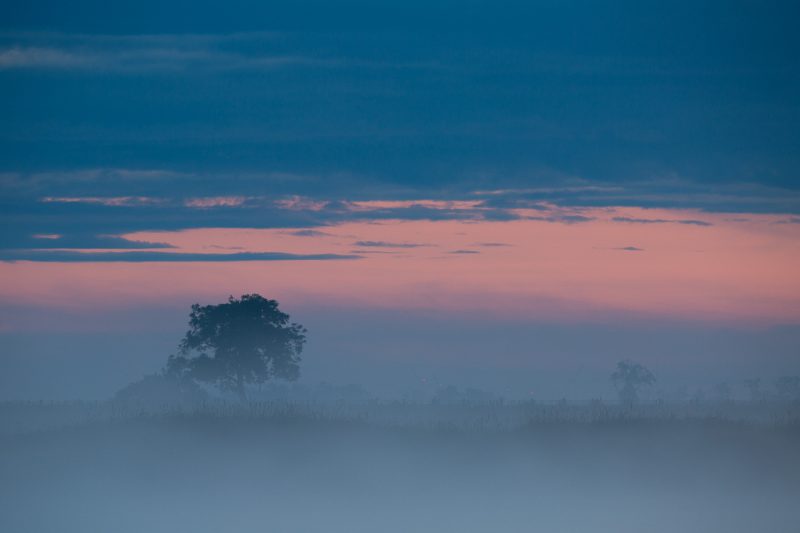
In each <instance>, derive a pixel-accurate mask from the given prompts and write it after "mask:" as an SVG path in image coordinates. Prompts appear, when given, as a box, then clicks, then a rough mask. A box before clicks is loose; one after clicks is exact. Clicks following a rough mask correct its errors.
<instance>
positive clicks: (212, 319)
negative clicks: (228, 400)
mask: <svg viewBox="0 0 800 533" xmlns="http://www.w3.org/2000/svg"><path fill="white" fill-rule="evenodd" d="M306 333H307V330H306V329H305V328H304V327H303V326H301V325H300V324H297V323H295V322H291V318H290V316H289V315H288V314H286V313H284V312H282V311H281V310H280V309H279V308H278V302H277V301H275V300H269V299H267V298H264V297H263V296H261V295H259V294H245V295H243V296H242V297H241V298H238V299H237V298H234V297H233V296H231V297H229V298H228V301H227V302H225V303H222V304H217V305H204V306H201V305H199V304H194V305H193V306H192V312H191V314H190V315H189V331H187V332H186V335H185V336H184V338H183V340H182V341H181V344H180V354H179V355H171V356H170V357H169V359H168V361H167V368H166V374H167V375H171V376H176V377H180V378H190V379H194V380H197V381H200V382H205V383H210V384H213V385H216V386H217V387H218V388H219V389H220V390H222V391H227V392H233V393H235V394H236V395H237V396H238V397H239V399H241V400H242V401H244V400H246V399H247V389H246V387H247V385H249V384H257V383H264V382H266V381H268V380H270V379H272V378H280V379H285V380H288V381H295V380H297V378H298V377H300V361H301V358H300V355H301V353H302V352H303V346H304V344H305V342H306Z"/></svg>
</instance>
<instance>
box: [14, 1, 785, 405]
mask: <svg viewBox="0 0 800 533" xmlns="http://www.w3.org/2000/svg"><path fill="white" fill-rule="evenodd" d="M4 11H5V12H4V16H3V18H2V20H0V117H2V118H0V126H2V127H0V345H2V346H3V348H2V349H0V375H2V378H0V398H11V399H20V398H27V399H31V398H38V397H43V396H44V397H49V398H96V397H104V396H108V395H110V394H112V393H113V391H114V390H116V389H118V388H119V387H120V386H122V385H124V384H125V383H127V382H129V381H130V380H132V379H136V378H137V377H139V376H140V375H141V374H143V373H149V372H153V371H156V370H157V369H158V368H159V367H160V365H162V364H163V361H164V359H165V357H166V356H167V355H168V354H170V353H172V352H174V350H175V347H176V346H177V343H178V341H179V339H180V337H181V336H182V334H183V332H184V331H185V328H186V320H187V317H188V310H189V306H190V305H191V304H192V303H195V302H200V303H203V304H211V303H217V302H221V301H223V300H224V299H225V298H227V296H228V295H240V294H245V293H260V294H262V295H264V296H266V297H270V298H276V299H278V300H279V302H280V303H281V307H282V309H285V310H286V311H287V312H289V313H290V314H291V315H292V316H293V318H295V319H296V320H298V321H300V322H302V323H304V324H306V325H307V326H308V327H309V331H310V336H309V344H308V349H307V352H306V357H305V364H304V377H303V379H304V380H308V381H309V382H315V381H320V380H327V381H332V382H335V383H349V382H361V383H365V384H367V385H370V386H372V387H373V388H375V389H379V390H385V391H392V393H397V394H399V393H400V392H401V391H402V390H407V389H409V388H413V387H421V386H430V385H429V384H431V383H434V384H447V383H451V382H452V383H456V384H469V385H474V386H480V387H485V388H489V389H493V390H497V391H500V392H503V393H507V394H509V395H515V394H516V395H520V394H525V395H532V396H535V397H541V398H559V397H562V396H570V397H591V396H602V395H603V394H607V393H608V391H609V384H608V380H607V375H608V373H609V372H610V369H611V367H612V366H613V364H614V363H615V362H616V361H617V360H619V359H622V358H631V359H635V360H639V361H642V362H644V363H646V364H647V365H648V366H649V367H651V368H652V369H654V371H655V372H656V374H657V375H658V376H661V377H662V378H663V379H661V381H660V383H661V384H663V387H665V388H669V387H673V388H675V387H678V386H679V385H680V384H689V385H690V386H692V387H694V386H701V385H704V386H708V385H709V384H712V383H713V382H714V381H715V380H716V381H722V380H728V381H731V382H734V381H736V380H741V379H742V378H743V377H746V376H752V375H762V374H763V375H764V376H765V377H774V376H778V375H782V374H786V373H797V372H800V353H798V348H797V347H798V346H800V276H798V275H797V271H798V266H800V179H798V175H797V172H798V171H797V169H798V164H800V128H798V126H797V124H798V120H799V119H800V97H799V96H798V95H800V70H799V69H798V62H797V53H798V51H800V37H798V34H797V32H796V31H795V28H794V21H796V20H797V15H798V14H799V13H798V8H797V6H796V5H795V4H794V3H793V2H764V1H761V2H754V1H753V2H750V1H726V2H682V1H679V2H672V3H669V4H664V3H656V2H642V1H638V2H631V1H625V0H623V1H618V2H598V1H594V2H591V1H584V2H578V1H566V2H564V1H562V2H554V1H544V2H541V1H540V2H492V3H490V2H480V1H467V2H443V1H434V2H424V3H423V2H393V1H387V2H369V3H367V2H355V1H351V2H341V1H340V2H312V1H300V2H291V3H288V2H287V3H283V4H279V3H276V2H246V1H242V0H234V1H230V2H225V3H224V4H212V3H208V2H191V3H189V2H183V1H173V2H155V1H146V0H145V1H139V2H126V1H123V2H118V3H114V6H113V7H111V6H109V5H107V3H104V2H90V1H78V2H71V3H69V4H65V3H63V2H53V1H37V0H33V1H29V2H25V3H22V2H18V3H15V4H14V5H10V6H7V9H5V10H4Z"/></svg>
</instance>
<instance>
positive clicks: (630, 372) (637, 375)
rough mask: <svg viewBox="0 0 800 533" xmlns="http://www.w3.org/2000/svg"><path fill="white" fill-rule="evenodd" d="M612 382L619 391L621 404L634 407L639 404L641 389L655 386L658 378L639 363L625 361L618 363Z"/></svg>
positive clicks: (612, 375)
mask: <svg viewBox="0 0 800 533" xmlns="http://www.w3.org/2000/svg"><path fill="white" fill-rule="evenodd" d="M611 382H612V383H613V384H614V388H616V389H617V394H618V395H619V401H620V403H622V404H623V405H624V406H626V407H633V406H634V405H636V404H637V403H639V391H640V390H641V388H642V387H645V386H650V385H653V384H654V383H655V382H656V377H655V376H654V375H653V373H652V372H650V370H648V369H647V368H646V367H644V366H642V365H640V364H639V363H634V362H633V361H629V360H625V361H620V362H619V363H617V368H616V370H614V372H613V373H612V374H611Z"/></svg>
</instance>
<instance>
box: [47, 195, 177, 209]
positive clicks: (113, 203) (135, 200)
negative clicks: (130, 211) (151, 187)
mask: <svg viewBox="0 0 800 533" xmlns="http://www.w3.org/2000/svg"><path fill="white" fill-rule="evenodd" d="M41 201H42V202H44V203H57V204H97V205H105V206H110V207H131V206H143V205H155V204H160V203H164V202H165V200H164V199H163V198H153V197H150V196H109V197H100V196H45V197H44V198H42V199H41Z"/></svg>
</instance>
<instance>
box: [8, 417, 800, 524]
mask: <svg viewBox="0 0 800 533" xmlns="http://www.w3.org/2000/svg"><path fill="white" fill-rule="evenodd" d="M529 408H530V409H531V410H529V411H526V410H525V409H526V408H524V407H520V406H516V407H513V406H505V407H502V406H497V405H495V406H494V407H492V406H483V407H482V408H478V409H477V410H476V411H469V412H468V413H467V414H466V415H465V414H464V409H467V408H466V407H464V406H462V407H458V408H453V409H451V410H447V409H445V410H443V411H442V410H441V409H439V411H438V412H435V411H437V407H436V406H431V405H427V406H417V407H416V408H414V407H413V406H408V405H399V404H396V405H382V406H380V405H378V406H376V405H373V406H372V408H371V410H372V413H373V416H374V413H377V412H384V414H385V413H387V412H389V411H392V410H394V411H395V412H397V411H403V410H410V412H411V413H412V416H409V417H406V418H405V419H404V421H403V422H402V423H399V422H398V420H399V419H398V418H396V417H395V418H394V419H393V420H389V418H386V417H384V419H379V417H376V418H372V417H369V416H368V417H364V416H360V417H359V416H353V414H354V413H356V412H357V410H355V411H346V410H345V411H341V410H340V411H339V414H338V415H337V414H335V413H333V414H332V413H331V412H328V413H326V414H323V413H322V412H320V411H313V410H309V411H305V412H301V411H298V410H296V409H294V410H293V409H285V408H284V409H277V408H275V407H274V406H273V407H265V406H261V407H260V408H258V409H256V408H254V407H253V406H251V408H250V409H246V408H242V407H233V406H228V407H227V408H221V407H218V408H215V409H210V408H206V409H205V410H199V411H193V412H191V413H176V412H172V413H162V414H152V413H151V414H146V415H145V414H139V415H127V416H125V415H120V414H118V413H117V414H114V415H109V414H108V413H105V414H104V413H103V412H102V406H99V405H97V404H94V405H93V407H92V406H87V405H82V406H77V405H72V406H64V405H62V406H61V407H60V409H61V411H62V412H61V413H60V414H58V415H57V416H54V412H53V411H54V410H58V409H59V407H58V406H54V405H50V406H48V405H46V404H36V405H30V404H28V405H22V404H17V405H15V406H12V405H9V404H5V405H4V406H3V409H2V415H3V419H4V428H6V431H5V432H4V434H3V435H2V437H0V450H1V451H2V453H0V479H1V480H2V481H1V482H0V516H1V517H2V518H0V522H2V524H3V529H4V530H5V531H19V532H23V531H37V532H39V531H59V532H66V533H72V532H75V533H78V532H80V533H86V532H95V531H96V532H104V531H117V532H140V531H150V532H173V531H198V532H215V531H238V532H249V531H253V532H255V531H302V532H314V531H319V532H323V531H324V532H340V531H341V532H356V531H364V532H371V531H387V532H394V531H397V532H406V531H431V532H441V531H459V532H460V531H463V532H472V531H474V532H485V531H510V532H513V531H532V530H544V531H593V532H613V533H620V532H641V531H651V532H674V531H687V532H691V531H697V532H726V533H730V532H752V531H770V532H793V531H796V526H797V523H799V522H800V509H799V508H798V506H797V505H796V502H797V499H798V496H800V452H798V450H800V431H799V429H800V427H798V425H797V423H796V420H797V418H796V416H797V411H796V410H795V411H794V415H793V416H794V417H795V418H794V420H795V422H794V423H793V424H792V423H788V422H787V421H786V420H788V419H783V421H779V420H778V419H776V418H772V419H771V420H772V421H769V420H770V418H769V417H766V418H764V419H763V420H762V421H761V422H758V421H746V422H736V421H734V420H730V419H725V418H723V417H715V418H707V417H706V418H701V417H698V416H689V417H684V416H679V417H678V418H674V417H673V415H675V414H676V413H678V412H679V411H673V413H672V414H671V415H666V413H661V415H658V416H646V417H645V416H638V415H635V414H631V415H625V416H619V413H615V412H614V411H608V412H606V414H605V415H598V414H596V413H595V414H594V415H592V416H589V417H588V418H583V419H581V418H580V417H577V416H575V414H576V413H575V412H572V413H571V414H570V411H568V410H567V411H560V412H557V411H550V412H549V415H548V414H547V413H546V412H545V411H541V410H539V411H537V410H536V409H535V408H532V407H530V406H529ZM92 409H94V411H93V412H89V411H92ZM508 409H512V410H513V409H516V410H517V411H518V412H517V415H521V416H517V417H516V418H514V417H511V418H512V419H514V420H515V422H513V423H507V422H508V420H507V419H504V415H503V411H504V410H508ZM69 410H72V412H71V413H67V412H66V411H69ZM430 410H433V412H435V413H434V414H435V418H436V420H435V421H433V423H431V421H432V419H430V418H429V419H428V421H427V422H425V421H424V420H423V418H424V416H422V415H423V414H424V413H426V412H428V413H430V412H431V411H430ZM76 411H81V412H80V413H77V414H76ZM48 412H49V415H47V413H48ZM492 412H494V416H493V415H492V414H491V413H492ZM459 413H460V414H459ZM395 414H396V413H395ZM506 414H508V413H507V412H506ZM584 414H586V413H585V411H584ZM784 414H786V413H785V412H784ZM20 415H21V416H23V418H25V419H28V420H31V419H35V418H39V419H42V418H43V417H46V416H49V419H48V420H47V421H43V420H40V422H42V424H41V425H40V426H39V427H38V428H37V429H31V428H30V427H28V429H23V428H22V426H21V425H20V424H19V420H17V421H16V422H14V421H13V420H12V418H14V416H17V417H19V416H20ZM70 417H72V419H71V421H69V422H68V423H66V424H62V423H57V421H58V420H59V419H60V420H61V421H62V422H63V421H65V420H67V419H69V418H70ZM448 420H450V422H448Z"/></svg>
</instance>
